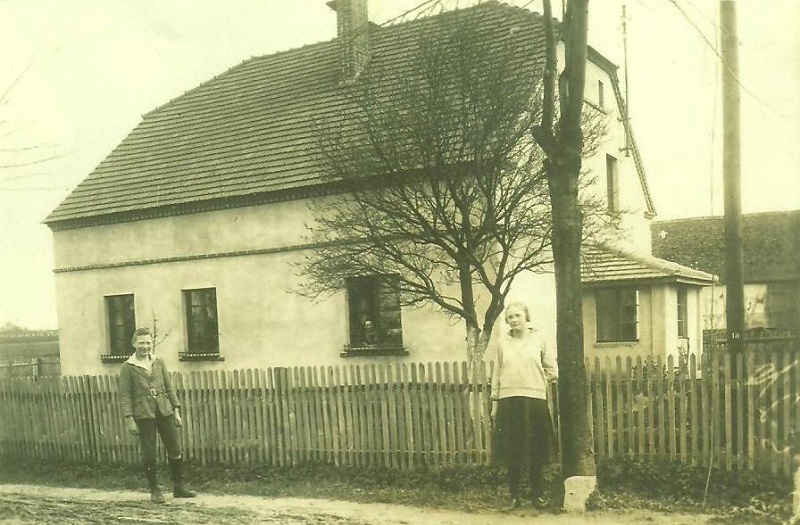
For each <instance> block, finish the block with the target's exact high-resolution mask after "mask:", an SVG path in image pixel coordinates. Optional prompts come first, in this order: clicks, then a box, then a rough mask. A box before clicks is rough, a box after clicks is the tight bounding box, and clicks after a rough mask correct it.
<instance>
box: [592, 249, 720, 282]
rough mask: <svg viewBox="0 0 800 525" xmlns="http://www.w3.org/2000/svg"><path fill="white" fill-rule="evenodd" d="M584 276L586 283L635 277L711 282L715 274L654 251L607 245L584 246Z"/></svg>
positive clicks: (624, 280) (651, 279)
mask: <svg viewBox="0 0 800 525" xmlns="http://www.w3.org/2000/svg"><path fill="white" fill-rule="evenodd" d="M581 280H582V282H583V284H584V285H586V286H592V285H608V284H614V283H629V282H633V281H667V282H670V281H672V282H684V283H691V284H699V285H705V284H711V282H712V281H714V276H713V275H711V274H709V273H706V272H702V271H699V270H695V269H692V268H689V267H688V266H683V265H680V264H678V263H675V262H672V261H667V260H665V259H660V258H658V257H653V256H652V255H645V254H634V253H630V252H624V251H622V250H618V249H615V248H611V247H608V246H603V247H592V248H586V247H584V249H583V264H582V265H581Z"/></svg>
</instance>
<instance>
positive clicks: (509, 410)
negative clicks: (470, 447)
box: [492, 397, 554, 467]
mask: <svg viewBox="0 0 800 525" xmlns="http://www.w3.org/2000/svg"><path fill="white" fill-rule="evenodd" d="M553 451H554V437H553V421H552V419H551V418H550V410H549V409H548V408H547V401H546V400H544V399H534V398H531V397H506V398H503V399H500V400H499V401H498V405H497V420H496V421H495V424H494V428H493V432H492V462H493V463H494V464H495V465H502V466H505V467H508V466H510V465H518V466H523V465H525V466H528V465H532V464H534V463H539V464H540V465H546V464H547V463H548V462H549V461H550V460H551V458H552V456H553Z"/></svg>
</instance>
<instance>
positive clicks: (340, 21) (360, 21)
mask: <svg viewBox="0 0 800 525" xmlns="http://www.w3.org/2000/svg"><path fill="white" fill-rule="evenodd" d="M327 5H328V6H329V7H330V8H331V9H333V10H334V11H336V29H337V30H336V33H337V36H338V38H339V47H340V51H339V56H340V57H341V58H340V60H341V71H342V82H343V83H348V82H353V81H354V80H355V79H357V78H358V76H359V75H360V74H361V73H362V71H364V69H365V68H366V66H367V59H368V58H369V34H368V30H369V28H368V26H369V19H368V18H367V0H331V1H330V2H328V4H327Z"/></svg>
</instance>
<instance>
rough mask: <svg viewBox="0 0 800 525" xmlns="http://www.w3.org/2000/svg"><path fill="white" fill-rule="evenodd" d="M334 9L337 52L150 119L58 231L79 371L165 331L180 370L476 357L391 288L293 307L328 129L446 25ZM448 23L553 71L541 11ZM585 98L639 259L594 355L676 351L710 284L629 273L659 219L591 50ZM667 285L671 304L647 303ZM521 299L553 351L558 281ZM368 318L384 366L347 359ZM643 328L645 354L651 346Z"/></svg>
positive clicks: (163, 338) (284, 66) (609, 71)
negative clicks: (383, 22) (358, 91)
mask: <svg viewBox="0 0 800 525" xmlns="http://www.w3.org/2000/svg"><path fill="white" fill-rule="evenodd" d="M336 4H337V5H338V8H337V17H338V30H339V34H338V36H337V38H336V39H333V40H331V41H328V42H321V43H317V44H311V45H308V46H305V47H302V48H299V49H293V50H289V51H285V52H280V53H276V54H273V55H269V56H263V57H255V58H251V59H249V60H246V61H244V62H243V63H241V64H239V65H237V66H235V67H233V68H231V69H229V70H228V71H226V72H224V73H222V74H220V75H218V76H217V77H215V78H213V79H211V80H209V81H207V82H205V83H204V84H202V85H200V86H197V87H196V88H194V89H192V90H190V91H188V92H187V93H185V94H183V95H182V96H179V97H178V98H176V99H174V100H171V101H169V102H167V103H166V104H164V105H163V106H161V107H159V108H157V109H155V110H153V111H151V112H150V113H148V114H146V115H145V116H144V117H143V120H142V121H141V123H140V124H139V125H138V126H137V127H136V128H135V129H133V130H132V131H131V132H130V134H129V135H128V136H127V137H126V138H125V139H124V140H123V141H122V142H121V143H120V144H119V145H118V146H117V147H116V148H115V149H114V150H113V151H112V152H111V153H110V154H109V155H108V157H107V158H106V159H105V160H103V161H102V162H101V163H100V164H99V165H98V166H97V168H95V170H94V171H93V172H91V173H90V174H89V175H88V177H87V178H86V179H85V180H84V181H83V182H82V183H81V184H79V185H78V186H77V188H76V189H75V190H74V191H73V192H72V193H71V194H70V195H69V196H68V197H67V198H66V199H65V200H64V201H63V202H62V203H61V204H60V205H59V206H58V207H57V208H56V209H55V210H54V211H53V212H52V213H51V214H50V216H49V217H48V218H47V220H46V222H47V224H48V225H49V227H50V228H51V229H52V231H53V240H54V248H55V275H56V289H57V310H58V316H59V328H60V337H61V347H62V367H63V372H64V373H65V374H76V373H90V374H94V373H111V372H113V371H114V370H115V368H114V366H113V364H114V363H118V362H120V361H122V360H124V359H125V358H126V357H127V355H128V354H129V353H130V351H131V350H130V347H129V343H128V340H129V334H130V333H131V331H132V330H133V327H134V326H139V325H145V326H151V327H154V328H155V331H156V343H157V348H156V352H157V353H158V354H159V355H161V356H162V357H163V358H164V359H165V360H166V362H167V364H168V366H170V368H171V369H173V370H184V371H192V370H199V369H207V368H223V367H224V368H247V367H267V366H291V365H331V364H340V363H343V362H347V363H352V362H363V361H365V360H366V361H370V362H374V360H376V359H381V360H383V361H381V362H394V361H398V360H405V361H415V362H419V361H423V362H427V361H441V360H451V361H452V360H456V359H462V358H463V356H464V355H465V351H464V350H465V342H464V331H463V328H461V327H454V326H453V323H452V321H451V320H450V319H449V318H448V317H446V316H444V315H443V314H440V313H438V312H436V311H434V310H432V309H430V308H425V307H422V308H405V307H401V306H400V304H399V301H398V298H397V297H396V296H395V295H394V294H393V292H392V289H391V288H387V287H384V286H382V285H381V283H380V281H379V280H378V279H377V278H376V277H371V276H366V277H364V278H362V279H357V280H352V281H350V282H347V283H343V287H342V291H341V293H338V294H335V295H334V296H332V297H329V298H326V299H324V300H321V301H318V302H314V301H311V300H309V299H307V298H305V297H302V296H301V295H298V294H296V293H293V292H292V290H296V289H297V288H298V286H300V280H299V278H298V276H297V275H296V274H297V268H296V263H297V262H298V261H300V260H301V259H302V256H303V253H304V251H305V250H307V249H309V248H310V246H309V245H308V244H305V243H304V241H303V239H304V237H305V234H306V229H305V226H304V224H306V223H308V222H310V221H311V220H313V217H312V215H311V213H310V211H309V206H308V204H309V201H310V199H312V198H324V196H325V195H326V192H331V191H335V190H334V189H333V188H332V187H331V186H330V185H329V184H326V183H324V181H323V179H322V177H321V169H320V165H319V162H318V160H317V157H316V155H315V149H316V148H317V142H316V135H315V124H316V123H317V122H319V121H321V120H323V121H324V120H325V119H335V118H337V116H338V115H341V113H342V112H343V111H346V110H347V108H348V107H350V106H349V104H351V102H350V101H349V100H348V97H347V90H348V87H349V86H351V85H352V84H353V83H354V82H357V79H358V75H359V74H360V72H361V71H362V70H363V68H364V64H365V63H366V61H367V60H368V61H369V62H370V64H371V67H374V69H376V70H382V71H390V72H391V71H393V70H394V69H393V68H401V67H403V64H405V63H407V62H408V61H409V60H412V57H413V55H414V52H415V41H416V39H417V37H418V35H419V34H420V33H421V32H422V31H426V30H427V29H428V28H430V27H431V26H432V24H433V22H434V21H435V20H436V17H430V18H424V19H419V20H415V21H410V22H406V23H401V24H397V25H394V26H389V27H374V26H369V25H368V23H367V14H366V1H365V0H350V1H347V0H338V1H337V3H336ZM437 16H442V17H444V16H464V17H475V18H478V19H480V21H481V28H482V30H486V31H494V32H496V33H497V35H498V36H501V37H502V40H503V41H507V42H508V44H509V45H513V46H517V47H516V48H517V49H519V50H520V53H525V55H524V56H525V57H526V60H528V58H527V57H530V58H529V60H530V63H531V67H541V64H542V60H543V49H544V36H543V31H542V28H543V23H542V19H541V17H540V16H539V15H537V14H535V13H530V12H528V11H526V10H523V9H520V8H516V7H511V6H508V5H504V4H501V3H498V2H484V3H482V4H480V5H478V6H476V7H472V8H468V9H463V10H460V11H456V12H451V13H443V14H440V15H437ZM532 50H533V51H536V52H532ZM561 53H562V55H563V49H562V50H561ZM586 99H587V105H588V106H589V107H591V108H593V110H594V111H597V112H600V113H601V114H602V115H604V116H605V117H606V119H607V122H608V127H609V130H608V134H607V135H606V137H605V141H604V142H603V144H602V146H601V147H600V149H599V151H598V153H597V155H596V156H595V157H594V158H592V159H589V160H588V161H587V162H586V163H585V167H587V168H588V169H591V170H593V172H594V173H595V174H596V175H597V180H598V183H597V185H596V188H595V191H597V192H599V194H600V195H601V196H602V197H603V198H605V199H606V200H607V202H608V206H609V208H610V209H611V210H619V209H627V210H630V213H629V214H628V215H626V217H627V218H626V226H627V229H628V231H629V232H630V236H629V241H628V243H627V244H628V245H629V246H628V247H627V251H614V250H612V251H609V252H608V255H607V257H608V258H609V261H610V263H609V264H610V265H611V266H617V267H622V266H625V265H626V264H628V263H627V261H632V262H631V263H630V264H631V265H632V266H633V267H635V268H634V270H632V271H631V273H630V274H628V276H629V278H628V279H627V280H625V281H624V282H622V281H616V280H614V279H613V278H605V277H596V278H595V280H594V281H592V287H589V288H587V294H588V295H589V296H590V297H591V296H592V295H591V294H594V293H598V294H599V297H600V299H599V301H596V302H594V301H593V302H587V310H586V312H585V321H586V323H587V324H588V325H594V324H595V323H598V326H600V327H601V328H600V330H599V331H598V333H601V334H602V336H601V337H600V340H589V339H588V338H587V345H588V346H589V350H591V351H592V352H594V351H597V352H601V351H604V350H605V351H608V352H610V351H612V350H613V349H614V348H616V347H617V346H620V345H621V346H622V347H624V348H629V347H631V346H632V345H633V346H634V347H635V350H636V351H639V352H641V353H643V354H644V355H650V354H652V353H654V352H665V351H666V350H665V349H666V348H667V347H671V346H673V345H674V344H675V341H673V340H671V338H672V339H674V337H673V336H674V335H675V334H674V333H673V332H675V330H673V329H669V330H668V329H655V328H653V324H652V323H651V324H649V325H645V324H644V321H645V320H647V322H648V323H650V321H649V320H651V319H652V318H653V315H663V316H664V319H663V320H660V321H659V323H661V322H663V324H664V325H665V326H666V325H672V326H674V325H676V324H677V323H678V322H679V321H678V312H679V311H681V310H680V308H681V305H682V304H683V305H684V306H685V308H684V309H685V310H686V311H688V312H690V313H691V312H696V311H697V304H696V301H695V298H696V293H695V291H694V289H695V288H696V287H698V286H700V285H702V284H705V283H707V282H710V276H708V275H704V274H701V272H693V273H692V272H690V271H689V270H688V269H687V272H688V273H687V276H688V277H687V278H686V279H685V280H682V279H683V277H681V276H677V274H676V273H675V271H674V270H675V267H670V269H666V267H665V266H663V265H662V263H661V262H658V261H656V262H654V261H655V260H654V259H652V258H647V259H645V258H644V257H638V256H637V257H636V258H633V259H631V256H630V253H642V254H645V255H649V253H650V233H649V232H650V229H649V221H650V220H651V219H652V217H653V216H654V214H655V210H654V207H653V204H652V200H651V197H650V194H649V191H648V188H647V181H646V176H645V172H644V168H643V164H642V161H641V158H640V156H639V152H638V149H637V148H636V144H635V141H634V139H633V134H632V132H631V130H630V127H629V123H628V121H627V119H625V118H623V116H624V114H625V110H624V103H623V100H622V96H621V93H620V89H619V82H618V79H617V75H616V67H615V66H614V65H613V64H612V63H611V62H609V61H608V60H607V59H605V58H603V57H602V55H600V54H599V53H598V52H597V51H595V50H593V49H592V50H590V52H589V63H588V66H587V90H586ZM659 265H661V266H659ZM659 272H661V273H659ZM670 272H671V273H670ZM654 274H658V276H655V275H654ZM654 283H657V286H660V287H662V288H659V290H660V291H657V292H656V291H653V292H650V291H647V290H650V289H651V287H652V286H655V284H654ZM640 284H641V286H642V287H643V288H642V289H641V294H640V291H639V288H638V287H639V285H640ZM680 285H685V286H687V287H689V288H690V289H691V290H692V293H690V294H686V295H685V296H680V297H684V299H685V300H684V303H686V301H689V302H690V303H691V305H690V306H686V305H685V304H684V303H681V302H680V299H678V297H679V295H680V294H679V291H678V288H679V286H680ZM623 287H624V290H630V289H633V290H634V292H635V293H634V295H635V302H626V303H624V304H625V305H626V306H625V307H624V309H623V308H618V311H616V312H614V313H611V314H606V313H595V312H594V311H592V310H591V308H593V306H591V307H590V306H588V305H595V304H598V305H603V304H605V303H606V302H608V301H611V299H609V297H608V295H607V294H606V292H607V291H611V292H608V293H612V292H613V293H617V292H614V290H617V289H618V288H619V289H623ZM595 290H597V292H595ZM513 294H516V295H517V296H518V297H519V298H521V299H523V300H525V301H526V302H528V303H529V304H531V306H532V309H533V311H534V312H535V316H536V324H537V325H538V326H540V327H541V328H542V329H543V332H544V333H545V334H546V336H547V337H548V338H549V340H550V341H551V342H554V338H555V304H554V302H555V298H554V283H553V276H552V275H527V276H525V277H524V278H522V279H520V280H519V282H518V283H517V284H515V289H514V290H513ZM604 294H606V295H604ZM619 294H621V296H624V297H623V298H626V300H627V297H628V296H627V295H625V294H627V292H625V291H620V292H619ZM647 298H649V299H647ZM620 304H622V303H619V302H617V303H614V305H615V307H619V305H620ZM648 308H649V309H651V311H646V310H645V309H648ZM653 312H655V314H654V313H653ZM362 317H363V318H367V317H369V318H370V319H372V320H374V319H381V320H383V322H384V324H385V326H384V328H385V329H384V330H382V331H376V332H375V333H374V335H370V336H369V337H370V338H372V339H373V340H374V341H376V343H377V344H375V345H369V344H368V345H367V348H372V349H374V351H372V352H367V354H366V355H364V353H363V352H361V353H360V354H359V355H355V353H353V352H348V351H347V348H348V347H351V346H357V345H362V346H363V343H365V342H366V343H369V342H370V341H369V340H366V337H367V336H366V335H365V334H366V333H367V332H368V331H370V330H373V327H371V326H370V327H356V326H354V323H353V322H352V319H361V318H362ZM646 326H647V328H646V330H647V331H648V334H649V335H648V339H647V340H646V341H639V337H640V335H641V333H642V332H644V331H645V327H646ZM362 328H364V331H362V330H361V329H362ZM687 333H688V334H689V335H690V336H693V335H692V334H693V332H691V331H689V332H687ZM356 338H362V339H365V341H356ZM668 339H669V340H668ZM351 343H352V345H351ZM617 343H619V345H618V344H617ZM611 347H613V348H611ZM344 358H350V359H352V361H343V359H344Z"/></svg>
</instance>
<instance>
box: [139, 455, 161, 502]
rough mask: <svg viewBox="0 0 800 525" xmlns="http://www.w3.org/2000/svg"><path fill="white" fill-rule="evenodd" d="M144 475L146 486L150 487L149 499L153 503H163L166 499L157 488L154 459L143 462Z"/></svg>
mask: <svg viewBox="0 0 800 525" xmlns="http://www.w3.org/2000/svg"><path fill="white" fill-rule="evenodd" d="M144 475H145V476H146V477H147V486H148V488H149V489H150V501H152V502H153V503H164V502H165V501H166V499H165V498H164V495H163V494H162V493H161V489H159V488H158V476H157V474H156V462H155V461H148V462H146V463H145V464H144Z"/></svg>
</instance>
